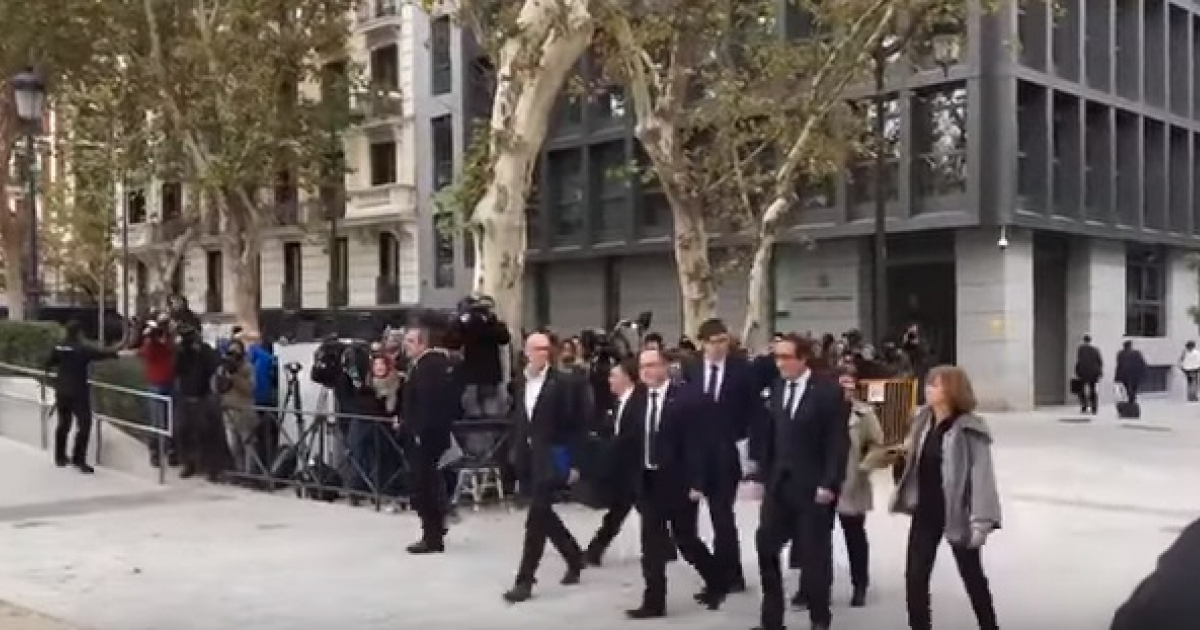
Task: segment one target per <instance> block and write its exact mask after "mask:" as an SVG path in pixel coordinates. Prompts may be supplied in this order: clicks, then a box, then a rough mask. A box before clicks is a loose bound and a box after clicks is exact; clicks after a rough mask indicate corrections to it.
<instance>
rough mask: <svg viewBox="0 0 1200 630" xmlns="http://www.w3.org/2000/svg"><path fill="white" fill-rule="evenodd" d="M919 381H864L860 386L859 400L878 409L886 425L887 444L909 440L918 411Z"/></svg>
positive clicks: (884, 433) (893, 379) (884, 437)
mask: <svg viewBox="0 0 1200 630" xmlns="http://www.w3.org/2000/svg"><path fill="white" fill-rule="evenodd" d="M917 393H918V392H917V379H915V378H889V379H863V380H861V381H859V382H858V397H859V399H860V400H863V401H865V402H868V403H870V404H871V405H873V406H874V407H875V413H876V414H877V415H878V416H879V422H880V424H881V425H883V441H884V444H888V445H895V444H900V443H901V442H903V441H904V439H905V438H906V437H908V429H909V426H910V424H911V423H912V417H913V414H914V413H915V412H916V410H917V401H918V398H917Z"/></svg>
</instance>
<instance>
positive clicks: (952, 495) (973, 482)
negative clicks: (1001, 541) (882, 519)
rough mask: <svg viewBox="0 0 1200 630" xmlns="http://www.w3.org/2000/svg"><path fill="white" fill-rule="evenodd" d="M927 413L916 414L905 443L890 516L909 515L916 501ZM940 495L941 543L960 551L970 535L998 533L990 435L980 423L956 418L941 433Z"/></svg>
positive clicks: (980, 420) (972, 416) (930, 413)
mask: <svg viewBox="0 0 1200 630" xmlns="http://www.w3.org/2000/svg"><path fill="white" fill-rule="evenodd" d="M933 422H934V419H933V411H932V410H931V409H929V408H928V407H924V408H921V409H920V410H918V411H917V414H916V417H915V418H914V419H913V424H912V428H911V429H910V430H909V434H908V439H907V440H905V444H904V446H905V452H907V453H908V463H907V465H906V466H905V468H904V474H903V476H901V477H900V482H899V483H898V484H897V485H896V492H895V494H894V495H893V496H892V501H891V506H890V507H891V511H892V512H897V513H900V514H908V515H912V514H913V513H915V511H916V508H917V503H918V502H919V501H920V497H919V496H918V489H917V474H916V468H917V465H918V461H919V459H920V453H921V447H922V445H923V444H924V443H925V438H926V436H927V435H928V434H929V430H930V429H931V428H932V427H933ZM942 454H943V456H942V490H943V492H944V493H945V495H946V541H947V542H949V543H950V544H952V545H957V546H960V547H965V546H968V545H969V544H970V543H971V538H972V533H973V532H975V531H980V532H982V533H984V534H987V533H990V532H992V531H993V530H997V529H1000V492H999V489H998V488H997V487H996V469H995V466H994V465H993V463H992V434H991V431H989V430H988V426H987V424H986V423H985V422H984V421H983V418H980V417H979V416H977V415H975V414H972V413H969V414H964V415H962V416H959V418H958V420H957V421H955V423H954V426H953V427H950V430H949V431H947V432H946V436H945V438H944V441H943V446H942Z"/></svg>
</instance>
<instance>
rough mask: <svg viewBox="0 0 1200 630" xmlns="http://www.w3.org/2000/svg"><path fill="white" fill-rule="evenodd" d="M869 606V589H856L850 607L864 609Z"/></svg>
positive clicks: (859, 587)
mask: <svg viewBox="0 0 1200 630" xmlns="http://www.w3.org/2000/svg"><path fill="white" fill-rule="evenodd" d="M866 605H867V588H866V587H865V586H856V587H854V592H852V593H851V594H850V607H851V608H862V607H863V606H866Z"/></svg>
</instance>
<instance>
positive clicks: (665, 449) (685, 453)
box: [617, 382, 710, 506]
mask: <svg viewBox="0 0 1200 630" xmlns="http://www.w3.org/2000/svg"><path fill="white" fill-rule="evenodd" d="M701 395H702V394H701V393H700V392H699V391H698V390H696V389H695V388H693V387H690V386H687V385H684V384H681V383H674V382H673V383H670V384H669V385H668V386H667V390H666V392H665V395H664V398H663V400H662V401H661V403H660V404H661V408H660V409H659V420H658V439H657V440H656V442H655V444H656V447H657V453H656V457H655V460H656V461H657V464H658V477H659V478H658V481H657V482H656V486H655V488H654V492H655V494H654V495H653V496H650V495H648V494H647V488H645V487H644V483H643V481H644V475H643V472H644V471H645V469H646V462H645V460H646V454H647V453H646V448H647V445H646V413H647V405H648V404H649V401H650V397H649V389H648V388H647V387H646V385H644V384H641V385H638V386H637V388H636V389H635V390H634V392H633V396H631V397H630V399H629V403H628V404H627V405H626V406H627V409H626V410H625V413H624V415H623V417H622V424H621V430H620V434H619V435H618V438H617V453H618V454H617V458H618V461H619V462H620V464H619V466H620V469H621V470H624V471H625V474H626V475H628V478H627V479H625V480H624V487H628V488H633V489H634V492H635V494H636V495H637V496H638V497H639V498H643V499H648V500H652V501H654V502H655V503H656V504H657V505H659V506H671V505H682V504H685V503H686V502H687V501H688V500H689V499H688V491H689V490H701V489H703V486H704V482H705V479H706V474H705V473H706V471H705V463H706V460H707V457H706V454H705V453H706V451H705V449H704V448H703V445H704V441H705V440H706V438H707V436H708V435H709V434H710V433H709V430H708V429H707V427H705V426H704V425H703V422H704V416H703V414H701V413H700V406H701V405H702V404H703V400H702V399H701Z"/></svg>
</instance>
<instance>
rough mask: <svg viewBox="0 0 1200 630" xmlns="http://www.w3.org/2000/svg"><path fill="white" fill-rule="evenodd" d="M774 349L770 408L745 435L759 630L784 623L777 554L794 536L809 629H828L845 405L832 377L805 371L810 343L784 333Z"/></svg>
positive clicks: (843, 460)
mask: <svg viewBox="0 0 1200 630" xmlns="http://www.w3.org/2000/svg"><path fill="white" fill-rule="evenodd" d="M774 350H775V352H774V354H775V363H776V365H777V367H778V368H779V376H780V378H779V380H777V381H776V382H775V384H774V385H773V386H772V389H771V397H770V413H769V415H768V417H767V419H766V420H765V421H760V422H759V423H757V425H756V426H755V427H753V428H752V431H751V438H750V459H751V460H752V461H753V462H755V464H756V469H757V474H758V476H759V479H760V481H761V482H762V483H763V485H764V488H763V501H762V508H761V512H760V514H759V526H758V531H757V532H756V534H755V540H756V542H757V545H758V567H759V572H760V573H761V577H762V589H763V595H762V596H763V600H762V625H761V626H760V629H761V630H782V628H783V627H784V625H783V612H784V593H783V576H782V568H781V567H780V559H779V556H780V550H781V549H782V548H783V545H784V544H785V543H786V542H787V541H788V540H789V539H791V538H792V536H793V535H795V536H796V541H795V542H794V543H793V544H800V545H801V554H800V555H801V560H802V562H801V564H802V566H801V589H802V590H803V592H804V593H806V594H807V596H808V612H809V618H810V619H811V621H812V627H813V629H814V630H828V628H829V624H830V622H831V621H832V613H831V612H830V605H829V591H830V586H831V582H832V579H833V578H832V574H833V552H832V540H831V538H832V534H833V517H834V506H835V505H836V503H837V491H838V489H839V488H841V486H842V480H843V478H844V477H845V475H846V457H847V455H848V451H847V449H848V448H849V433H848V430H847V427H846V421H847V418H848V417H849V415H850V409H849V403H848V402H847V401H846V400H845V399H844V398H843V396H842V393H841V391H840V390H839V388H838V385H837V383H836V382H835V381H831V380H828V379H824V378H822V377H820V376H818V375H815V374H813V372H812V371H811V370H810V369H809V367H808V362H809V359H811V358H812V356H813V351H812V342H811V341H809V340H807V339H804V338H802V337H799V336H796V335H784V336H783V337H782V338H781V339H780V340H779V341H777V342H775V347H774Z"/></svg>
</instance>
